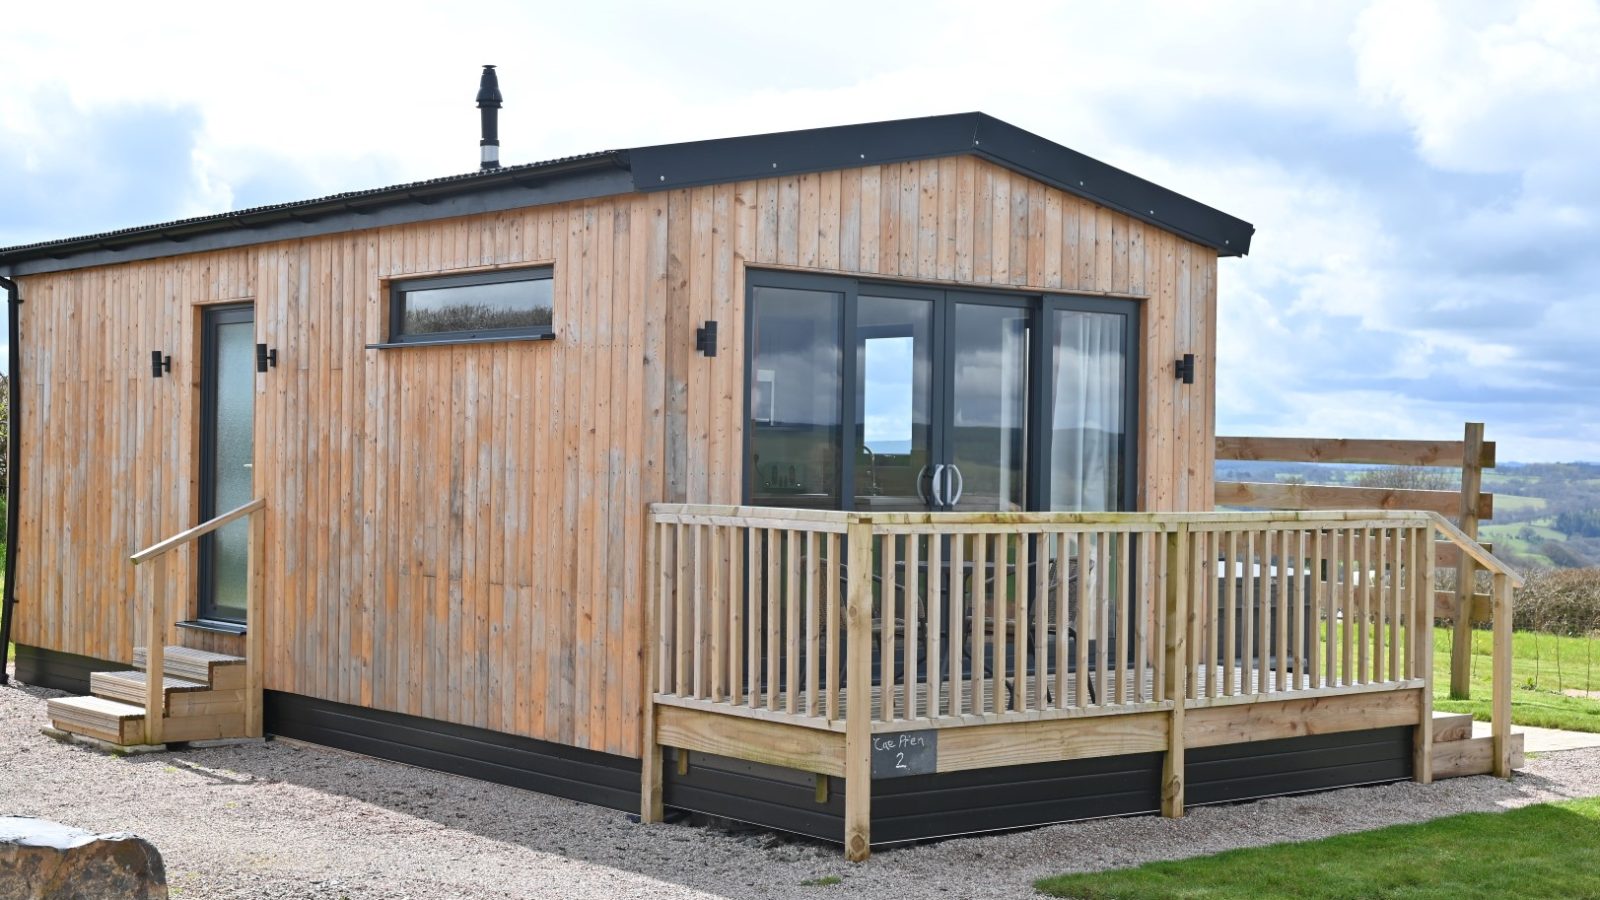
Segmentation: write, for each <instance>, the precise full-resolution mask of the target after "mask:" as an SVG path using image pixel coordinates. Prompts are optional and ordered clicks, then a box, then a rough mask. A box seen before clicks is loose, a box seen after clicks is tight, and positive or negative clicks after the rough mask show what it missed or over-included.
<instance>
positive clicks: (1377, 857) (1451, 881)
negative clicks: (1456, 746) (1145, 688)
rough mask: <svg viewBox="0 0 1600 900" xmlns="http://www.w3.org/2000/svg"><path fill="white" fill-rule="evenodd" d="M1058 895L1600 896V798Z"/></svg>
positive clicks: (1218, 859)
mask: <svg viewBox="0 0 1600 900" xmlns="http://www.w3.org/2000/svg"><path fill="white" fill-rule="evenodd" d="M1037 887H1038V888H1039V890H1041V891H1043V892H1045V893H1046V894H1049V895H1051V896H1056V897H1082V898H1106V900H1109V898H1113V897H1114V898H1119V900H1141V898H1152V900H1153V898H1167V897H1177V898H1225V897H1226V898H1235V897H1262V898H1266V897H1295V898H1299V897H1306V898H1356V897H1393V898H1402V897H1403V898H1419V900H1422V898H1440V900H1445V898H1449V900H1457V898H1469V897H1485V898H1489V897H1493V898H1501V897H1516V898H1520V897H1539V898H1544V897H1600V798H1591V799H1587V800H1573V801H1569V802H1566V803H1549V804H1541V805H1537V806H1528V807H1523V808H1522V809H1514V810H1511V811H1510V812H1504V813H1470V814H1467V815H1461V816H1449V817H1447V818H1443V819H1435V820H1434V821H1432V822H1423V823H1421V824H1417V825H1396V826H1392V827H1389V828H1380V829H1378V830H1376V831H1363V832H1358V833H1356V834H1346V835H1340V836H1339V837H1333V838H1326V839H1324V840H1320V841H1307V842H1304V843H1298V844H1274V845H1271V846H1268V847H1251V848H1247V849H1244V850H1232V851H1229V852H1227V853H1219V854H1216V855H1214V856H1202V857H1197V858H1195V859H1186V860H1177V861H1173V862H1158V863H1149V864H1146V865H1143V866H1139V867H1138V868H1133V869H1120V870H1114V871H1110V872H1095V873H1089V874H1083V875H1061V876H1056V877H1054V878H1045V879H1042V880H1040V881H1039V882H1038V884H1037Z"/></svg>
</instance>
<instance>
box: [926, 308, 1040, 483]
mask: <svg viewBox="0 0 1600 900" xmlns="http://www.w3.org/2000/svg"><path fill="white" fill-rule="evenodd" d="M1029 327H1030V326H1029V310H1028V309H1025V308H1023V307H1017V306H991V305H987V304H980V303H956V304H954V305H953V308H952V310H951V323H950V343H951V362H952V365H953V367H954V372H953V373H952V382H953V384H952V390H951V404H950V409H951V414H950V426H949V436H948V437H947V438H946V440H947V442H948V445H949V456H948V458H949V462H950V467H951V471H950V472H949V473H948V474H947V475H946V477H945V485H944V490H943V493H944V498H945V500H946V504H947V505H946V508H948V509H957V510H962V511H966V512H992V511H993V512H1009V511H1015V510H1021V509H1025V508H1026V504H1027V498H1028V482H1027V472H1028V465H1027V447H1028V335H1029Z"/></svg>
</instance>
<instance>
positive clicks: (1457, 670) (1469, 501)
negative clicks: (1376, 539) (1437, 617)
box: [1428, 422, 1483, 700]
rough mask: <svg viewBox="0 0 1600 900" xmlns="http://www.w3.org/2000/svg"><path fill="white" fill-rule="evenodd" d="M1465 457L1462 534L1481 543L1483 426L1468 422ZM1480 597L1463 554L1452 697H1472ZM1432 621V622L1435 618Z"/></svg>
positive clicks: (1458, 577)
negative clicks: (1474, 618) (1474, 604)
mask: <svg viewBox="0 0 1600 900" xmlns="http://www.w3.org/2000/svg"><path fill="white" fill-rule="evenodd" d="M1464 443H1465V446H1466V449H1465V450H1464V451H1463V452H1462V454H1461V517H1460V520H1459V521H1458V522H1457V524H1458V525H1459V526H1460V527H1461V531H1462V533H1464V534H1465V535H1466V536H1467V537H1469V538H1472V539H1473V540H1477V539H1478V494H1479V492H1480V491H1481V490H1482V489H1483V423H1482V422H1468V423H1467V428H1466V436H1465V439H1464ZM1476 593H1477V568H1476V566H1475V565H1474V564H1473V562H1472V558H1471V557H1470V556H1468V555H1467V554H1465V553H1462V554H1460V556H1459V561H1458V562H1457V563H1456V622H1455V640H1454V641H1453V642H1452V644H1451V647H1450V697H1451V699H1453V700H1466V699H1469V698H1470V697H1471V696H1472V602H1473V595H1474V594H1476ZM1428 621H1430V622H1432V621H1433V619H1432V616H1430V617H1429V619H1428Z"/></svg>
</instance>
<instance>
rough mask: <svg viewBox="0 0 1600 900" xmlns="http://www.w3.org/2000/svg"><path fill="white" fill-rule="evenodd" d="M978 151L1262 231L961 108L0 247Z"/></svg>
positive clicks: (124, 244) (428, 209)
mask: <svg viewBox="0 0 1600 900" xmlns="http://www.w3.org/2000/svg"><path fill="white" fill-rule="evenodd" d="M962 154H972V155H975V156H978V157H981V158H983V159H987V160H989V161H991V162H993V163H995V164H997V165H1000V166H1003V167H1005V168H1008V169H1011V170H1013V171H1016V172H1020V173H1022V174H1024V175H1027V176H1028V177H1030V178H1034V179H1037V180H1039V181H1041V182H1044V183H1045V184H1049V185H1051V186H1052V187H1056V188H1059V189H1061V190H1063V191H1066V192H1068V193H1071V194H1074V195H1076V196H1079V197H1083V198H1084V199H1086V200H1089V201H1092V202H1094V203H1097V204H1100V205H1102V206H1105V207H1108V208H1110V209H1114V210H1117V211H1118V212H1121V213H1124V214H1126V215H1128V216H1131V217H1133V218H1135V219H1138V220H1140V221H1143V222H1147V223H1149V224H1151V225H1154V226H1155V227H1157V228H1161V229H1164V230H1166V231H1170V232H1172V233H1174V234H1177V235H1179V236H1181V237H1184V238H1187V239H1188V240H1191V241H1194V242H1195V243H1198V244H1202V245H1204V246H1207V247H1211V248H1213V249H1215V250H1216V251H1217V252H1218V253H1219V254H1221V255H1222V256H1243V255H1244V254H1246V253H1248V252H1249V250H1250V238H1251V236H1252V235H1253V234H1254V233H1255V227H1254V226H1253V225H1251V224H1250V223H1249V222H1245V221H1243V220H1242V219H1238V218H1235V217H1233V216H1230V215H1228V214H1227V213H1224V212H1221V211H1220V210H1217V209H1214V208H1212V207H1210V206H1207V205H1205V204H1203V203H1200V202H1198V201H1196V200H1192V199H1190V198H1188V197H1185V196H1184V195H1182V194H1179V193H1177V192H1176V191H1172V190H1169V189H1167V188H1164V187H1161V186H1160V185H1158V184H1155V183H1153V182H1149V181H1146V180H1144V179H1143V178H1139V177H1138V176H1135V175H1132V174H1129V173H1128V172H1124V171H1123V170H1121V169H1118V168H1116V167H1114V166H1109V165H1106V164H1105V163H1103V162H1100V161H1099V160H1096V159H1092V158H1090V157H1088V156H1085V155H1083V154H1082V153H1078V152H1077V151H1075V150H1070V149H1068V148H1066V147H1063V146H1061V145H1060V144H1057V143H1055V142H1054V141H1050V140H1047V139H1045V138H1042V137H1040V136H1038V135H1036V134H1033V133H1031V132H1028V131H1024V130H1023V129H1021V128H1018V127H1016V126H1015V125H1011V124H1008V123H1006V122H1002V121H1000V120H999V119H996V118H994V117H993V116H989V115H985V114H984V113H958V114H955V115H945V116H929V117H926V118H920V119H899V120H895V121H889V122H871V123H866V124H860V125H841V126H835V127H831V128H813V129H807V130H804V131H787V132H779V133H774V134H761V135H750V136H746V137H732V138H719V139H715V140H706V141H691V142H687V143H681V144H662V145H658V146H654V147H639V148H635V149H632V150H616V151H607V152H603V153H595V154H590V155H587V156H580V157H570V158H566V159H559V160H551V161H549V162H543V163H531V164H528V165H522V166H508V167H505V168H502V169H496V170H491V171H488V172H476V173H470V174H467V175H457V176H451V177H448V178H439V179H435V180H433V181H425V182H417V183H414V184H404V185H397V186H394V187H387V188H378V189H375V190H370V191H358V192H354V193H347V194H337V195H334V196H332V197H323V198H320V199H316V200H305V201H300V202H296V203H285V204H279V205H276V206H264V207H257V208H254V209H246V210H240V211H238V212H230V213H221V214H218V215H212V216H202V217H199V218H195V219H186V220H183V221H179V222H169V223H165V224H161V225H149V226H142V227H139V228H129V229H124V230H122V231H115V232H108V233H105V234H98V235H90V236H87V237H80V238H69V239H66V240H60V241H49V242H44V243H38V244H29V245H25V246H20V247H10V248H0V274H4V275H30V274H36V273H41V272H54V271H61V270H64V269H76V268H84V267H88V266H96V265H106V264H112V263H120V262H130V261H134V260H141V259H154V258H157V257H162V256H174V255H178V254H183V253H197V252H202V251H207V250H218V249H225V248H229V247H239V246H245V245H249V244H257V243H264V242H267V241H276V240H287V239H294V238H302V237H312V236H316V235H321V234H331V233H337V232H343V231H353V230H358V229H363V228H374V227H378V226H383V225H398V224H405V223H410V222H422V221H431V220H435V219H444V218H451V217H454V216H464V215H473V214H477V213H487V212H501V211H504V210H508V209H515V208H518V207H524V206H536V205H540V204H545V203H559V202H563V201H569V200H580V199H589V198H593V197H602V196H607V195H611V194H623V193H629V192H631V191H635V190H638V191H661V190H672V189H679V188H688V187H697V186H701V185H708V184H720V183H725V182H730V181H742V180H747V179H757V178H771V177H775V176H783V175H794V174H802V173H807V172H823V171H829V170H835V169H847V168H852V167H857V166H863V165H883V164H890V163H898V162H909V161H913V160H922V159H933V158H937V157H946V156H959V155H962Z"/></svg>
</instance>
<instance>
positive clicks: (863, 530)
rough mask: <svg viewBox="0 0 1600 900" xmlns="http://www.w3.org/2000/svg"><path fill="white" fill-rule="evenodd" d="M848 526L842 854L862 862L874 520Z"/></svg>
mask: <svg viewBox="0 0 1600 900" xmlns="http://www.w3.org/2000/svg"><path fill="white" fill-rule="evenodd" d="M848 527H849V531H848V533H847V540H848V541H849V556H848V557H847V558H846V565H848V566H849V567H850V571H849V586H848V588H847V590H848V591H849V596H848V597H846V598H845V627H846V632H845V633H846V634H847V635H848V637H847V639H846V641H847V646H846V649H845V683H846V685H847V687H846V690H847V691H848V694H847V695H846V697H845V710H844V856H845V859H847V860H849V861H851V862H861V861H862V860H865V859H866V858H867V857H868V856H870V855H871V853H872V519H871V517H870V516H856V517H853V518H852V520H851V522H850V525H849V526H848ZM885 627H890V626H889V625H887V624H886V625H885ZM884 680H885V681H887V680H888V679H887V678H885V679H884Z"/></svg>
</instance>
